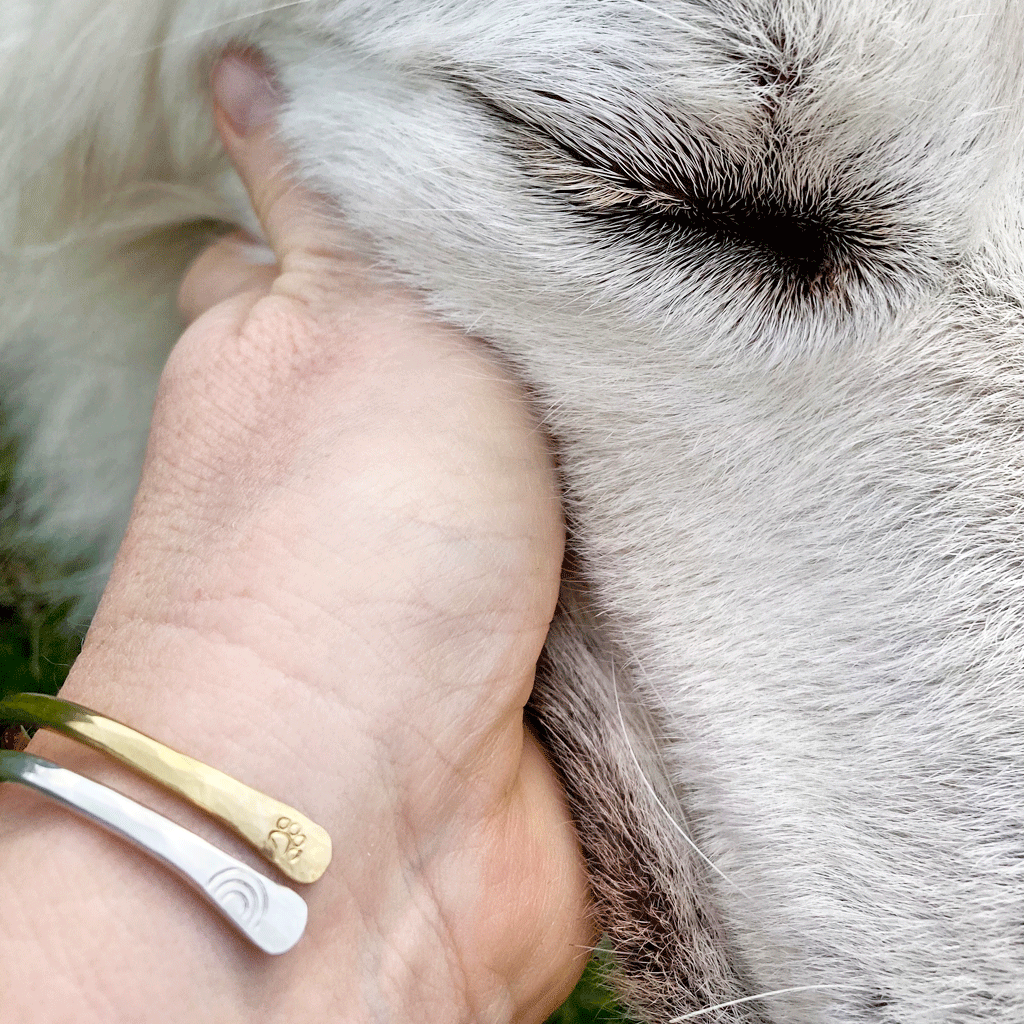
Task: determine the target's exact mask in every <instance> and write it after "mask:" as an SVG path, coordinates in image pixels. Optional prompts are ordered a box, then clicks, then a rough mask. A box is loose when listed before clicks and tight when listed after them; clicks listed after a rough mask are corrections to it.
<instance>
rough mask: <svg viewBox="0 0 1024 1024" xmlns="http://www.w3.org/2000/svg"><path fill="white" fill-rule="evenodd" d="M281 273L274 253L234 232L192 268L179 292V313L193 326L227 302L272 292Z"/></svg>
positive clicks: (202, 256) (201, 256) (201, 255)
mask: <svg viewBox="0 0 1024 1024" xmlns="http://www.w3.org/2000/svg"><path fill="white" fill-rule="evenodd" d="M277 273H278V267H277V260H276V258H275V256H274V253H273V252H272V250H270V249H269V248H268V247H267V246H266V245H264V244H262V243H260V242H257V241H256V240H255V239H253V238H251V237H249V236H248V235H246V234H243V233H242V232H240V231H236V232H233V233H232V234H230V235H226V236H225V237H224V238H222V239H220V240H219V241H218V242H216V243H215V244H214V245H211V246H210V247H209V248H208V249H206V250H204V251H203V252H202V253H201V254H200V255H199V256H198V257H197V258H196V259H195V260H194V261H193V263H192V265H191V266H190V267H189V268H188V271H187V272H186V274H185V277H184V280H183V281H182V282H181V287H180V288H179V289H178V310H179V312H180V313H181V316H182V319H183V320H184V321H185V323H186V324H191V323H193V322H195V321H196V320H198V319H199V317H201V316H202V315H203V313H205V312H206V311H207V310H208V309H212V308H213V307H214V306H216V305H218V304H219V303H221V302H223V301H224V300H225V299H230V298H233V297H234V296H236V295H241V294H243V293H245V292H253V293H254V294H260V293H265V292H267V291H269V290H270V286H271V285H272V284H273V282H274V278H275V277H276V276H277Z"/></svg>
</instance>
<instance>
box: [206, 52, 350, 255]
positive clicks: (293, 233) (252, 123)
mask: <svg viewBox="0 0 1024 1024" xmlns="http://www.w3.org/2000/svg"><path fill="white" fill-rule="evenodd" d="M211 84H212V86H213V94H214V100H215V110H214V117H215V119H216V122H217V127H218V129H219V131H220V134H221V139H222V140H223V142H224V148H225V149H226V151H227V154H228V156H229V157H230V158H231V162H232V163H233V164H234V167H235V170H236V171H237V172H238V176H239V177H240V178H241V179H242V184H243V185H244V186H245V188H246V191H247V192H248V194H249V199H250V201H251V203H252V207H253V210H254V212H255V213H256V217H257V219H258V220H259V222H260V224H261V226H262V228H263V232H264V235H265V237H266V240H267V242H268V243H269V244H270V247H271V249H273V251H274V255H275V256H276V257H277V262H278V263H279V264H282V263H283V262H284V258H285V257H286V256H287V255H288V254H290V253H295V252H321V251H323V249H324V238H325V237H330V234H331V227H330V224H329V221H328V219H327V217H326V216H325V215H324V214H323V213H322V212H321V211H322V208H323V203H322V201H321V200H320V199H319V197H317V196H316V195H315V194H312V193H310V192H309V191H308V190H307V189H305V188H303V187H302V186H301V185H300V184H298V183H297V181H296V180H295V177H294V176H293V173H292V169H291V167H290V163H289V158H288V156H287V154H286V153H285V151H284V149H283V147H282V146H281V145H280V143H279V141H278V139H277V136H276V122H277V115H278V111H279V108H280V104H281V93H280V89H279V86H278V83H277V82H276V81H275V79H274V75H273V72H272V70H271V68H270V66H269V65H268V63H267V61H266V59H265V58H264V57H263V56H262V54H260V53H258V52H256V51H253V50H232V51H229V52H228V53H227V54H225V56H224V57H222V58H221V60H220V62H219V63H218V64H217V66H216V67H215V68H214V71H213V75H212V79H211Z"/></svg>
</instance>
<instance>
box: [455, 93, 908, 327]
mask: <svg viewBox="0 0 1024 1024" xmlns="http://www.w3.org/2000/svg"><path fill="white" fill-rule="evenodd" d="M469 91H470V92H471V93H472V94H473V97H474V100H475V101H476V102H478V103H480V104H482V105H483V107H484V109H486V110H487V111H488V112H489V113H490V114H492V115H493V116H494V117H495V118H496V119H497V120H498V121H500V122H501V124H502V125H503V126H504V127H505V129H506V130H507V131H508V132H509V133H510V135H511V138H512V143H513V144H512V150H513V152H514V155H515V157H516V159H517V160H518V161H519V162H520V163H521V165H522V167H523V169H524V171H525V173H526V174H527V176H528V177H529V178H530V179H532V180H533V181H534V182H535V183H536V184H537V185H538V187H539V189H540V191H541V194H542V195H545V196H547V197H548V198H549V199H554V200H555V201H556V202H558V203H560V204H562V205H563V206H565V207H568V208H569V209H571V210H573V211H575V212H576V213H577V214H579V215H581V216H583V217H586V218H587V219H589V220H590V221H591V222H593V223H595V224H596V225H598V226H599V227H601V228H603V229H605V230H608V231H611V232H614V233H615V235H616V236H617V237H618V238H619V239H620V240H622V241H623V242H625V243H629V244H631V245H632V246H634V247H635V246H636V245H637V244H639V245H641V246H643V245H647V246H648V247H651V248H653V249H654V250H655V251H657V252H658V253H660V254H665V253H674V254H676V256H677V257H678V259H680V260H682V261H684V262H686V263H687V264H690V263H692V262H693V261H694V260H699V261H700V262H701V263H702V264H704V265H705V266H711V267H717V268H718V269H721V270H728V272H729V273H730V274H731V275H733V276H736V272H737V271H739V272H740V274H741V275H742V276H743V277H744V279H745V280H746V281H747V282H756V283H757V285H758V287H759V288H760V289H761V290H766V291H767V292H768V293H770V296H771V299H772V301H773V302H774V303H780V302H781V303H786V304H789V305H792V304H794V303H796V304H806V303H808V302H810V303H813V304H815V305H817V304H819V303H820V302H821V301H823V300H825V301H827V302H828V303H829V305H832V306H836V305H838V306H839V307H846V308H848V307H849V305H850V304H851V300H850V295H851V292H853V291H858V292H862V291H863V290H864V289H867V290H868V291H869V292H871V293H872V297H873V298H874V299H875V300H876V304H878V303H880V304H882V305H885V306H890V305H892V304H893V301H892V297H893V296H894V295H897V294H898V293H900V292H901V291H903V289H904V287H905V286H906V284H907V283H908V281H910V280H912V279H913V278H914V277H917V276H919V273H920V272H919V265H920V262H921V260H920V258H919V257H920V255H921V242H922V240H921V238H920V237H919V236H918V231H917V229H916V228H915V225H914V218H912V217H911V216H909V215H908V213H909V208H910V207H911V206H912V205H913V204H912V203H911V202H909V201H908V200H909V196H908V190H907V188H906V186H904V185H901V184H900V183H898V182H893V181H877V182H871V181H865V179H864V176H863V174H862V173H858V171H859V168H858V167H856V166H850V167H847V168H843V167H838V168H837V167H833V168H830V171H829V175H828V176H827V177H823V176H819V177H817V178H816V179H813V180H803V181H801V180H800V175H799V173H798V172H796V171H795V170H794V167H793V163H794V161H791V160H790V159H789V157H790V156H791V154H790V153H788V152H787V149H788V148H789V143H788V142H787V141H786V140H779V139H774V140H765V141H764V144H763V146H762V147H760V151H759V152H758V153H757V156H756V158H751V159H749V160H747V161H743V160H742V159H738V158H737V157H736V156H735V155H730V154H723V153H722V152H720V151H718V150H716V148H715V147H714V146H713V145H709V144H702V143H701V142H700V140H699V139H697V140H695V139H694V138H693V136H692V133H687V132H686V131H682V130H674V129H673V125H672V118H671V117H670V116H669V115H668V114H666V115H665V117H664V119H663V122H662V124H661V126H660V127H661V128H662V135H663V137H661V138H658V139H654V138H652V137H651V134H650V133H649V132H646V131H636V132H631V131H630V130H629V128H628V125H626V124H624V123H617V124H614V125H611V124H606V123H602V122H600V121H598V120H595V119H590V120H586V119H585V118H584V117H583V116H581V115H580V114H579V113H578V112H576V111H572V110H571V107H570V105H568V104H567V103H566V102H565V101H564V100H562V101H561V103H562V105H563V106H564V107H565V108H566V109H567V110H568V111H569V112H570V114H571V116H567V117H565V118H564V119H562V120H558V119H555V118H550V117H545V118H543V119H539V118H534V117H531V116H530V115H528V114H525V113H523V112H522V111H520V110H513V109H511V108H510V107H509V106H507V105H504V104H499V103H497V102H495V101H494V100H493V99H491V98H490V97H489V96H486V95H484V94H482V93H480V92H478V91H477V90H476V89H475V88H473V87H469ZM550 98H551V99H553V100H561V98H560V97H557V96H552V97H550Z"/></svg>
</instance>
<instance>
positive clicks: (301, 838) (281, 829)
mask: <svg viewBox="0 0 1024 1024" xmlns="http://www.w3.org/2000/svg"><path fill="white" fill-rule="evenodd" d="M305 841H306V836H305V834H304V833H303V831H302V826H301V825H300V824H299V823H298V822H297V821H292V819H291V818H284V817H281V818H278V819H277V824H276V826H275V827H274V828H273V829H271V830H270V834H269V835H268V836H267V842H268V843H269V844H270V846H271V848H273V849H274V850H276V851H277V853H278V856H280V857H281V858H283V859H284V860H286V861H287V862H288V863H289V864H294V863H295V862H296V861H297V860H298V859H299V858H300V857H301V856H302V844H303V843H304V842H305Z"/></svg>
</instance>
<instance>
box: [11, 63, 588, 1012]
mask: <svg viewBox="0 0 1024 1024" xmlns="http://www.w3.org/2000/svg"><path fill="white" fill-rule="evenodd" d="M215 89H216V93H217V97H218V101H219V104H220V105H219V107H218V109H217V115H216V116H217V119H218V124H219V127H220V130H221V134H222V136H223V139H224V143H225V146H226V148H227V150H228V152H229V154H230V155H231V157H232V159H233V160H234V162H235V165H236V167H237V169H238V171H239V173H240V175H241V177H242V180H243V181H244V182H245V184H246V186H247V188H248V189H249V193H250V196H251V198H252V201H253V206H254V209H255V211H256V213H257V216H258V217H259V220H260V221H261V223H262V226H263V229H264V232H265V236H266V237H267V239H268V240H269V242H270V246H271V249H272V253H273V255H272V257H270V262H265V263H259V262H253V245H252V243H251V242H250V241H249V240H246V239H242V238H239V237H231V238H228V239H225V240H224V241H222V242H220V243H218V244H217V245H216V246H214V247H213V248H212V249H211V250H209V251H208V252H206V253H205V254H204V255H203V256H202V257H200V259H199V260H198V261H197V263H196V264H195V265H194V266H193V268H192V270H191V271H190V272H189V274H188V276H187V278H186V280H185V281H184V283H183V285H182V290H181V296H180V304H181V309H182V312H183V316H184V317H185V319H186V321H187V322H188V323H189V326H188V328H187V330H186V331H185V333H184V335H183V336H182V338H181V341H180V342H179V344H178V345H177V347H176V348H175V350H174V352H173V353H172V355H171V358H170V361H169V363H168V365H167V368H166V371H165V373H164V375H163V378H162V382H161V387H160V392H159V396H158V398H157V402H156V407H155V413H154V418H153V426H152V433H151V437H150V445H149V449H148V454H147V460H146V465H145V469H144V472H143V478H142V483H141V487H140V491H139V495H138V498H137V501H136V506H135V509H134V512H133V516H132V520H131V524H130V527H129V529H128V533H127V536H126V539H125V542H124V545H123V548H122V550H121V553H120V556H119V558H118V561H117V564H116V566H115V569H114V572H113V575H112V578H111V581H110V584H109V587H108V589H107V591H106V593H105V596H104V599H103V601H102V604H101V607H100V609H99V612H98V614H97V616H96V618H95V621H94V624H93V626H92V628H91V630H90V633H89V636H88V639H87V642H86V645H85V649H84V651H83V653H82V655H81V657H80V659H79V660H78V662H77V663H76V665H75V667H74V669H73V671H72V674H71V676H70V678H69V680H68V683H67V685H66V687H65V690H64V691H63V692H64V695H65V696H66V697H68V698H69V699H71V700H76V701H78V702H80V703H83V704H86V705H88V706H91V707H94V708H96V709H97V710H99V711H102V712H104V713H106V714H109V715H111V716H112V717H115V718H118V719H121V720H122V721H125V722H128V723H130V724H131V725H133V726H135V727H136V728H139V729H141V730H142V731H144V732H148V733H150V734H151V735H153V736H156V737H157V738H159V739H161V740H163V741H165V742H167V743H169V744H170V745H171V746H174V747H177V748H178V749H180V750H183V751H185V752H187V753H190V754H192V755H193V756H195V757H198V758H200V759H201V760H204V761H206V762H207V763H209V764H212V765H215V766H217V767H219V768H221V769H223V770H224V771H227V772H229V773H230V774H232V775H235V776H236V777H238V778H240V779H243V780H245V781H246V782H248V783H250V784H251V785H254V786H256V787H257V788H260V789H262V790H264V791H266V792H269V793H272V794H273V795H276V796H278V797H280V798H281V799H283V800H286V801H288V802H290V803H293V804H294V805H296V806H298V807H300V808H301V809H303V810H304V811H305V812H306V813H308V814H309V815H310V816H311V817H312V818H313V819H314V820H316V821H318V822H320V823H321V824H323V825H324V826H325V827H326V828H327V829H328V831H329V832H330V833H331V835H332V837H333V840H334V850H335V853H334V860H333V863H332V865H331V867H330V869H329V870H328V873H327V874H326V875H325V877H324V878H323V879H322V880H321V881H319V882H318V883H316V884H314V885H313V886H310V887H306V888H303V890H302V894H303V896H304V897H305V898H306V899H307V902H308V903H309V907H310V921H309V926H308V929H307V933H306V936H305V937H304V938H303V940H302V942H301V943H300V944H299V945H298V946H297V947H296V948H295V949H294V950H293V951H292V952H290V953H288V954H286V955H284V956H282V957H279V958H273V959H271V958H268V957H266V956H264V955H263V954H260V953H259V952H257V951H255V950H253V949H252V948H251V947H249V946H248V945H247V944H246V943H245V942H244V940H242V939H240V938H239V937H237V936H236V935H235V933H234V932H232V931H231V930H230V929H229V928H228V927H227V926H226V925H224V924H223V923H222V922H221V921H220V920H219V919H218V918H216V917H215V916H214V915H213V914H212V913H210V912H209V910H208V909H207V908H206V907H205V905H204V904H202V903H200V902H199V901H198V899H197V898H195V897H193V895H192V894H191V892H190V891H189V890H187V889H185V888H184V887H183V886H182V885H181V884H180V883H179V882H178V881H177V880H176V879H175V878H174V877H173V876H172V875H170V874H169V873H167V872H165V871H163V870H162V869H161V868H159V867H157V866H155V864H154V862H152V861H151V860H149V859H148V858H146V857H145V856H143V855H141V854H138V853H136V852H135V851H134V850H133V849H132V848H129V847H127V846H125V845H124V844H122V843H120V842H119V841H118V840H116V839H114V838H112V837H111V836H109V835H107V834H106V833H105V832H103V831H100V830H98V829H96V828H94V827H93V826H91V825H88V824H86V823H83V822H80V821H79V820H78V819H77V818H74V817H73V816H70V815H69V814H68V813H67V812H65V811H63V810H61V809H59V808H57V807H56V806H55V805H53V804H52V803H50V802H48V801H45V800H44V799H42V798H39V797H37V796H35V795H34V794H32V793H30V792H28V791H26V790H24V789H23V788H22V787H14V786H7V787H4V792H3V793H2V795H0V813H2V815H3V821H4V829H3V833H2V836H0V906H2V907H3V908H4V920H5V922H17V927H13V928H12V927H9V926H7V925H6V924H5V927H4V928H3V929H0V985H2V991H3V992H4V1008H5V1015H6V1019H11V1020H18V1019H22V1018H24V1019H29V1018H31V1019H33V1020H35V1021H41V1022H44V1024H45V1022H54V1024H56V1022H64V1021H67V1020H68V1019H70V1017H69V1014H70V1013H71V1008H72V1007H73V1008H74V1019H75V1020H76V1022H78V1024H90V1022H92V1021H96V1022H99V1021H103V1022H104V1024H111V1022H119V1021H124V1022H126V1024H128V1022H131V1024H137V1022H138V1021H143V1020H155V1019H159V1020H160V1021H161V1022H164V1024H173V1022H175V1021H179V1020H180V1021H183V1022H184V1021H188V1022H190V1024H195V1022H197V1021H198V1022H202V1021H210V1022H216V1024H232V1022H235V1021H238V1022H242V1021H245V1022H247V1024H252V1022H277V1021H281V1022H285V1021H288V1022H294V1021H296V1020H305V1021H315V1020H330V1021H332V1022H333V1021H366V1020H375V1021H377V1020H381V1021H389V1020H395V1021H399V1020H402V1021H407V1020H414V1019H415V1020H426V1021H474V1022H478V1021H510V1020H517V1021H540V1020H543V1018H544V1017H545V1016H546V1015H547V1014H548V1013H550V1012H551V1010H552V1009H554V1008H555V1007H556V1006H557V1005H558V1004H559V1002H560V1001H561V1000H562V999H563V998H564V997H565V995H566V994H567V993H568V992H569V990H570V989H571V987H572V985H573V983H574V982H575V980H576V979H577V977H578V975H579V973H580V971H581V970H582V967H583V964H584V962H585V960H586V956H587V953H588V951H589V949H590V947H591V946H592V943H593V934H592V928H593V926H592V923H591V921H590V920H589V917H588V903H589V897H588V893H587V888H586V881H585V874H584V870H583V866H582V862H581V858H580V855H579V852H578V849H577V845H576V840H575V836H574V833H573V830H572V827H571V823H570V821H569V817H568V814H567V812H566V810H565V807H564V804H563V800H562V795H561V791H560V789H559V786H558V784H557V781H556V779H555V778H554V776H553V773H552V772H551V770H550V768H549V767H548V765H547V763H546V762H545V760H544V757H543V755H542V754H541V753H540V751H539V749H538V747H537V745H536V743H535V742H534V741H533V739H532V738H531V737H530V736H529V735H528V734H527V733H525V732H524V728H523V716H522V711H523V705H524V704H525V702H526V700H527V697H528V695H529V692H530V687H531V685H532V681H533V676H534V670H535V665H536V661H537V657H538V655H539V652H540V649H541V646H542V644H543V642H544V638H545V635H546V631H547V627H548V624H549V622H550V619H551V616H552V613H553V610H554V605H555V600H556V597H557V593H558V585H559V571H560V563H561V556H562V544H563V525H562V518H561V509H560V505H559V500H558V492H557V487H556V481H555V475H554V472H553V467H552V463H551V457H550V453H549V451H548V447H547V445H546V443H545V437H544V434H543V432H542V431H541V430H540V429H539V428H538V425H537V423H536V421H535V420H534V418H533V416H532V414H531V412H530V410H529V408H528V407H527V405H526V403H525V401H524V400H523V397H522V395H521V394H520V392H519V390H518V388H517V386H516V385H515V383H514V382H513V380H512V379H511V378H510V376H509V374H508V373H507V371H506V369H505V368H504V367H503V366H502V365H501V363H500V362H499V361H498V359H497V357H496V356H494V354H493V353H491V352H490V351H489V350H487V349H486V348H485V347H484V346H482V345H481V344H480V343H478V342H476V341H474V340H473V339H470V338H466V337H465V336H464V335H462V334H461V333H459V332H457V331H454V330H452V329H450V328H448V327H445V326H442V325H440V324H437V323H435V322H433V321H431V320H430V319H429V318H428V317H427V316H426V314H424V313H423V311H422V310H420V309H419V308H418V306H417V304H416V302H415V300H414V298H413V297H412V296H410V295H408V294H404V293H403V292H401V291H400V290H397V289H396V288H395V287H394V286H391V285H385V284H383V283H381V282H379V281H376V280H375V279H374V277H373V274H372V272H371V271H370V270H369V269H368V268H367V267H366V266H365V265H363V264H362V263H361V262H360V261H359V260H358V259H357V258H356V257H355V256H353V255H351V253H350V251H349V246H348V244H347V241H346V238H345V237H344V234H343V232H342V230H341V229H340V228H339V227H338V226H337V225H336V224H332V223H331V221H330V218H329V217H327V216H326V215H325V212H324V208H323V204H322V203H321V202H320V201H319V200H318V199H317V197H315V196H311V195H308V194H306V193H305V192H304V191H303V190H302V189H300V188H299V187H297V186H296V185H295V184H294V183H293V182H292V181H291V180H290V179H289V177H288V174H287V169H286V168H287V162H286V159H285V158H284V157H283V155H282V154H281V153H280V152H279V151H278V150H277V148H276V147H275V145H274V143H273V140H272V118H273V109H274V103H273V93H272V87H271V86H270V84H269V83H268V81H267V79H266V77H265V76H263V75H262V72H261V69H260V67H259V65H258V63H257V62H255V61H254V59H253V58H251V57H248V56H245V55H232V56H230V57H228V58H227V59H226V61H224V62H222V64H221V66H220V67H219V69H218V71H217V73H216V74H215ZM31 749H32V750H33V752H36V753H38V754H40V755H41V756H44V757H50V758H52V759H54V760H56V761H58V762H60V763H61V764H63V765H65V766H67V767H70V768H73V769H75V770H79V771H82V772H83V773H85V774H88V775H90V776H92V777H93V778H97V779H99V780H100V781H104V782H107V783H108V784H111V785H114V786H115V788H118V789H120V790H121V791H123V792H126V793H128V794H129V795H132V796H134V797H136V798H137V799H140V800H142V801H143V802H144V803H147V804H149V805H150V806H152V807H154V808H155V809H157V810H160V811H161V812H163V813H166V814H168V816H170V817H172V818H174V819H175V820H178V821H180V822H182V823H183V824H185V825H186V827H189V828H191V829H193V830H194V831H196V832H198V833H199V834H201V835H204V836H206V837H207V838H210V839H211V840H212V841H214V842H215V843H216V844H217V845H220V846H221V847H222V848H223V849H226V850H229V851H230V852H232V853H233V854H235V855H236V856H239V857H242V858H243V859H247V860H248V861H249V862H251V863H253V864H254V865H257V866H258V865H260V864H261V862H259V861H258V860H256V859H255V858H254V857H253V855H251V854H250V852H249V851H248V850H247V849H246V848H245V847H243V846H241V845H240V844H237V843H235V842H234V841H233V839H232V838H231V837H230V836H228V835H226V834H225V833H223V832H221V831H220V830H219V829H218V828H217V827H216V826H215V825H213V824H211V823H210V822H208V821H207V820H205V818H203V816H202V815H200V814H199V813H198V812H193V811H192V809H191V808H189V807H186V806H183V805H182V804H181V803H179V802H178V801H176V800H175V799H174V798H173V797H171V796H169V795H168V794H165V793H163V792H162V791H160V790H158V789H156V788H154V787H150V786H149V785H148V784H147V783H146V782H144V781H143V780H140V779H137V778H135V777H133V776H132V775H131V774H130V773H129V772H127V771H125V770H124V769H122V768H120V767H119V766H117V765H114V764H111V763H108V762H107V761H106V760H105V759H103V758H102V757H100V756H99V755H96V754H94V753H93V752H90V751H88V750H85V749H82V748H80V747H78V746H76V745H74V744H72V743H70V742H69V741H66V740H64V739H62V738H60V737H57V736H54V735H51V734H44V733H40V734H39V735H38V736H37V737H36V738H35V739H34V740H33V744H32V747H31Z"/></svg>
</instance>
